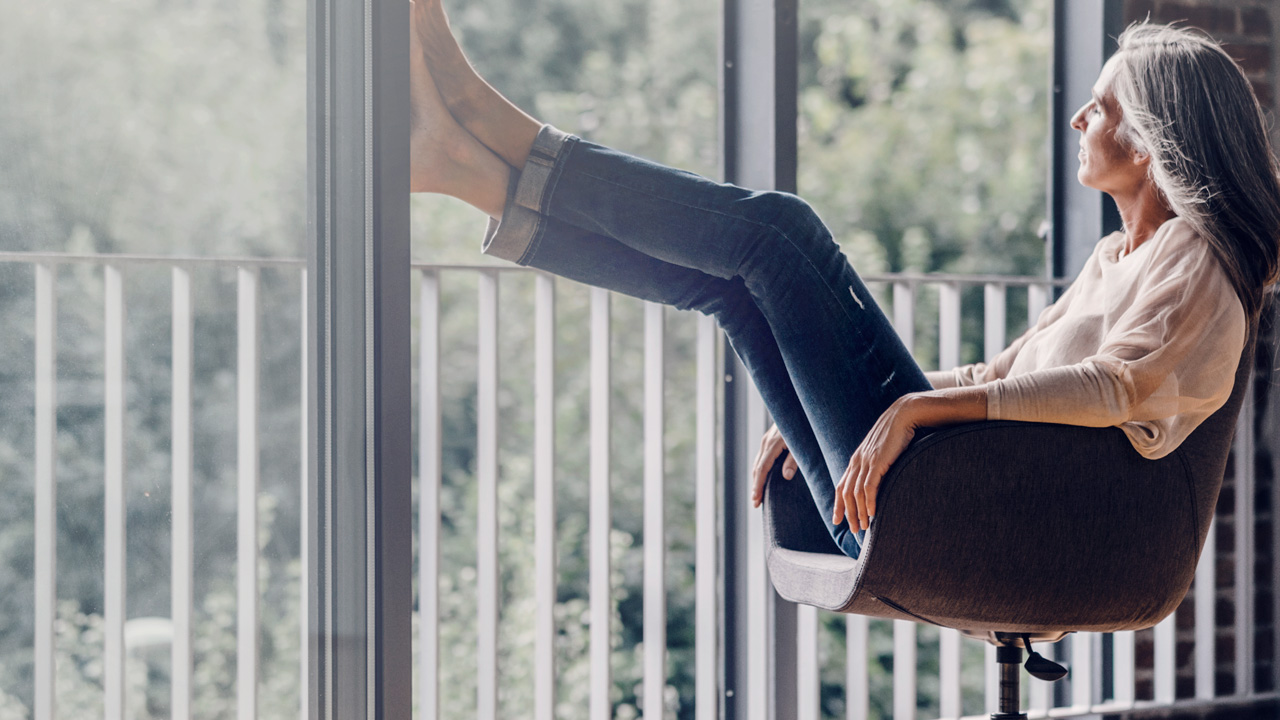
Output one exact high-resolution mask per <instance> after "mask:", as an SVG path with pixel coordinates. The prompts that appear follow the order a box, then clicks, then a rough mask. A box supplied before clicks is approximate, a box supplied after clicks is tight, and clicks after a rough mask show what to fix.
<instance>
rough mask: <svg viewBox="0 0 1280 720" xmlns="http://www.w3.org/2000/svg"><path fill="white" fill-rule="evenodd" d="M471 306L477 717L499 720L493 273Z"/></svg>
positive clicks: (495, 288) (495, 283)
mask: <svg viewBox="0 0 1280 720" xmlns="http://www.w3.org/2000/svg"><path fill="white" fill-rule="evenodd" d="M479 279H480V294H479V302H478V303H477V306H476V314H477V315H478V316H479V322H478V323H477V325H478V326H479V327H478V331H479V338H478V339H477V353H476V355H477V358H476V426H477V427H476V504H477V505H478V506H479V512H478V515H479V517H478V518H477V519H476V607H477V610H478V613H479V615H478V617H477V618H476V643H477V648H476V717H477V718H478V719H479V720H497V717H498V274H497V273H496V272H482V273H480V278H479Z"/></svg>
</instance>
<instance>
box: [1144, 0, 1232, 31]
mask: <svg viewBox="0 0 1280 720" xmlns="http://www.w3.org/2000/svg"><path fill="white" fill-rule="evenodd" d="M1236 17H1237V16H1236V11H1235V9H1234V8H1216V7H1197V6H1192V5H1183V4H1181V3H1163V4H1162V5H1160V10H1159V21H1160V22H1166V23H1168V22H1176V21H1180V20H1181V21H1185V22H1186V23H1187V24H1188V25H1190V26H1192V27H1198V28H1200V29H1201V30H1204V31H1206V32H1208V33H1209V34H1211V35H1222V34H1227V33H1231V34H1234V33H1235V32H1236Z"/></svg>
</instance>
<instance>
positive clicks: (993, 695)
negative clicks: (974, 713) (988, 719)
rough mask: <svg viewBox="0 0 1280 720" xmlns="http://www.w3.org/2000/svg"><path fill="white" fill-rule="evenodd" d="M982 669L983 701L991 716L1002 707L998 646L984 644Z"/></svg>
mask: <svg viewBox="0 0 1280 720" xmlns="http://www.w3.org/2000/svg"><path fill="white" fill-rule="evenodd" d="M984 645H985V647H984V648H983V654H982V668H983V672H984V673H985V675H984V679H985V682H984V683H983V699H984V700H985V701H986V706H987V713H988V714H991V713H994V712H996V711H997V709H998V708H999V707H1000V674H999V673H1000V670H999V666H998V665H997V664H996V646H995V645H992V644H991V643H984Z"/></svg>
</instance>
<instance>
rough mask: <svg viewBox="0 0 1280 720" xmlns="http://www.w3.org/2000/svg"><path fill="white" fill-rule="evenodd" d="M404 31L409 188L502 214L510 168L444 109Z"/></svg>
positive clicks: (415, 43) (415, 44) (414, 38)
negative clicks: (406, 69) (459, 199)
mask: <svg viewBox="0 0 1280 720" xmlns="http://www.w3.org/2000/svg"><path fill="white" fill-rule="evenodd" d="M419 2H421V0H419ZM409 35H410V40H409V56H410V57H409V111H410V114H411V116H410V133H409V153H410V170H409V190H410V192H432V193H440V194H444V195H452V196H454V197H457V198H461V199H462V200H465V201H466V202H468V203H471V204H472V205H474V206H476V207H478V208H480V209H481V210H483V211H484V212H486V213H488V214H489V215H491V216H493V217H499V216H501V214H502V208H503V205H504V203H505V202H506V194H507V181H508V178H509V177H510V172H511V170H510V168H509V167H507V165H506V163H504V162H503V161H502V160H501V159H500V158H499V157H498V156H496V155H494V154H493V152H491V151H490V150H489V149H488V148H486V147H485V146H484V145H482V144H480V142H479V141H478V140H476V139H475V138H474V137H472V136H471V134H470V133H468V132H467V131H466V130H465V129H464V128H463V127H462V126H460V125H459V124H458V122H457V121H456V120H454V118H453V116H452V115H450V114H449V110H448V108H446V107H445V104H444V101H443V100H441V98H440V93H439V92H437V91H436V85H435V82H434V81H433V80H432V78H431V73H430V72H428V70H427V65H426V59H425V57H424V55H423V53H422V45H421V43H420V42H419V39H418V34H417V33H416V32H410V34H409Z"/></svg>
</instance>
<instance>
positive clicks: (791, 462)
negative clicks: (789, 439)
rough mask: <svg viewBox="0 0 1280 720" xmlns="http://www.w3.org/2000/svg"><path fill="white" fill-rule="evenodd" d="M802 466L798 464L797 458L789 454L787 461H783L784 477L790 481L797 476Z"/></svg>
mask: <svg viewBox="0 0 1280 720" xmlns="http://www.w3.org/2000/svg"><path fill="white" fill-rule="evenodd" d="M799 469H800V466H799V465H797V464H796V456H795V455H791V454H788V455H787V459H786V460H783V461H782V477H784V478H786V479H788V480H790V479H791V478H794V477H795V476H796V471H797V470H799Z"/></svg>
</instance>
